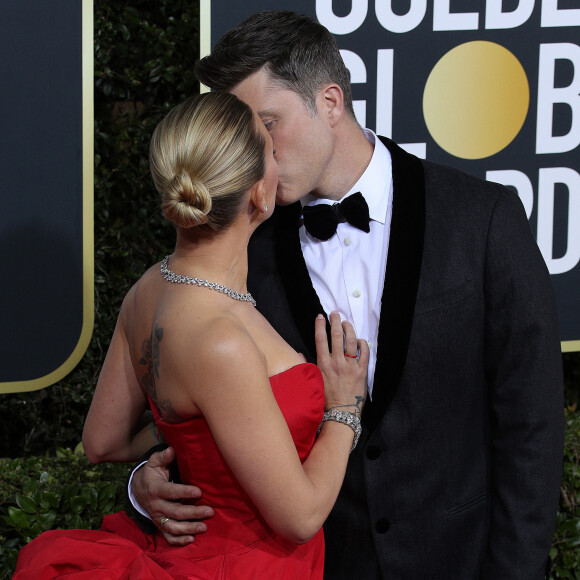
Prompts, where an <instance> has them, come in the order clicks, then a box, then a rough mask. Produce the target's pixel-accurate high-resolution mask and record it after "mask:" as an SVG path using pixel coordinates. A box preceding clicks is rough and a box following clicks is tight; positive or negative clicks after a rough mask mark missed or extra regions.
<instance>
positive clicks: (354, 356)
mask: <svg viewBox="0 0 580 580" xmlns="http://www.w3.org/2000/svg"><path fill="white" fill-rule="evenodd" d="M344 356H347V357H348V358H358V355H356V354H347V353H346V352H345V353H344Z"/></svg>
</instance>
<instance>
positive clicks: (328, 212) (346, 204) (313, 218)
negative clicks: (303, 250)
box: [302, 193, 370, 242]
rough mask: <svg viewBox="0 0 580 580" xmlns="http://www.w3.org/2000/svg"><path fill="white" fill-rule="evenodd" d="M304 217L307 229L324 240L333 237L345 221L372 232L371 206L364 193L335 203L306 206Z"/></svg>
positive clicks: (312, 234) (355, 194) (303, 212)
mask: <svg viewBox="0 0 580 580" xmlns="http://www.w3.org/2000/svg"><path fill="white" fill-rule="evenodd" d="M302 218H303V219H304V227H305V228H306V231H307V232H308V233H309V234H310V235H311V236H314V237H315V238H317V239H319V240H322V241H323V242H324V241H326V240H329V239H330V238H332V236H333V235H334V234H335V233H336V226H338V224H339V223H340V222H344V221H347V222H348V223H349V224H350V225H351V226H354V227H355V228H358V229H359V230H362V231H363V232H366V233H367V234H368V233H369V232H370V227H369V220H370V218H369V206H368V205H367V202H366V200H365V198H364V197H363V196H362V193H353V194H352V195H349V196H348V197H347V198H346V199H345V200H344V201H342V202H341V203H335V204H333V205H328V204H325V203H324V204H323V203H320V204H318V205H313V206H306V207H304V208H303V209H302Z"/></svg>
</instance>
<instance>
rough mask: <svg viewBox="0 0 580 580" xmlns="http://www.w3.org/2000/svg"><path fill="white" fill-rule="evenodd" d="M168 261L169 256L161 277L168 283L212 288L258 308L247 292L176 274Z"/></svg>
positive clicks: (165, 261)
mask: <svg viewBox="0 0 580 580" xmlns="http://www.w3.org/2000/svg"><path fill="white" fill-rule="evenodd" d="M168 261H169V256H165V258H163V260H161V275H162V276H163V278H165V280H167V281H168V282H171V283H173V284H189V285H195V286H203V287H205V288H211V289H212V290H216V291H217V292H221V293H222V294H225V295H226V296H229V297H230V298H233V299H234V300H240V301H241V302H251V303H252V304H253V305H254V306H256V301H255V300H254V299H253V298H252V295H251V294H250V293H249V292H246V294H241V293H240V292H236V291H235V290H232V289H231V288H228V287H227V286H223V285H222V284H217V283H216V282H210V281H209V280H201V279H200V278H192V277H191V276H182V275H181V274H176V273H175V272H172V271H171V270H170V269H169V266H168V265H167V262H168Z"/></svg>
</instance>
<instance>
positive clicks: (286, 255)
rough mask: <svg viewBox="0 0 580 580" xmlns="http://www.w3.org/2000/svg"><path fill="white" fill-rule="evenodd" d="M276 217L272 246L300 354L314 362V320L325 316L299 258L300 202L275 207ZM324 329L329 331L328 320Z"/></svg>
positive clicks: (300, 250)
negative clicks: (300, 341)
mask: <svg viewBox="0 0 580 580" xmlns="http://www.w3.org/2000/svg"><path fill="white" fill-rule="evenodd" d="M276 214H277V216H276V217H277V222H276V231H275V244H274V247H275V251H276V262H277V264H278V268H279V271H280V277H281V278H282V282H283V285H284V288H285V290H286V296H287V298H288V303H289V305H290V311H291V314H292V318H293V320H294V322H295V324H296V326H297V328H298V332H299V333H300V336H301V337H302V339H303V341H304V344H305V345H306V347H307V350H306V352H304V353H303V354H304V356H306V358H307V359H308V360H309V362H316V345H315V342H314V319H315V318H316V316H317V315H318V314H320V313H322V314H324V316H325V318H326V313H325V312H324V310H323V308H322V306H321V304H320V300H319V298H318V295H317V294H316V291H315V290H314V287H313V286H312V281H311V280H310V275H309V273H308V269H307V268H306V262H305V261H304V256H303V255H302V248H301V246H300V234H299V227H300V216H301V215H302V206H301V204H300V202H297V203H294V204H292V205H289V206H278V207H276ZM327 328H328V329H329V330H330V326H329V323H328V318H327Z"/></svg>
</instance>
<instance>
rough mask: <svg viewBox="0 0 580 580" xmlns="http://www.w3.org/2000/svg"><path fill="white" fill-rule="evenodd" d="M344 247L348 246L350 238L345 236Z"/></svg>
mask: <svg viewBox="0 0 580 580" xmlns="http://www.w3.org/2000/svg"><path fill="white" fill-rule="evenodd" d="M344 245H345V246H350V238H349V237H348V236H346V238H344Z"/></svg>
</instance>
